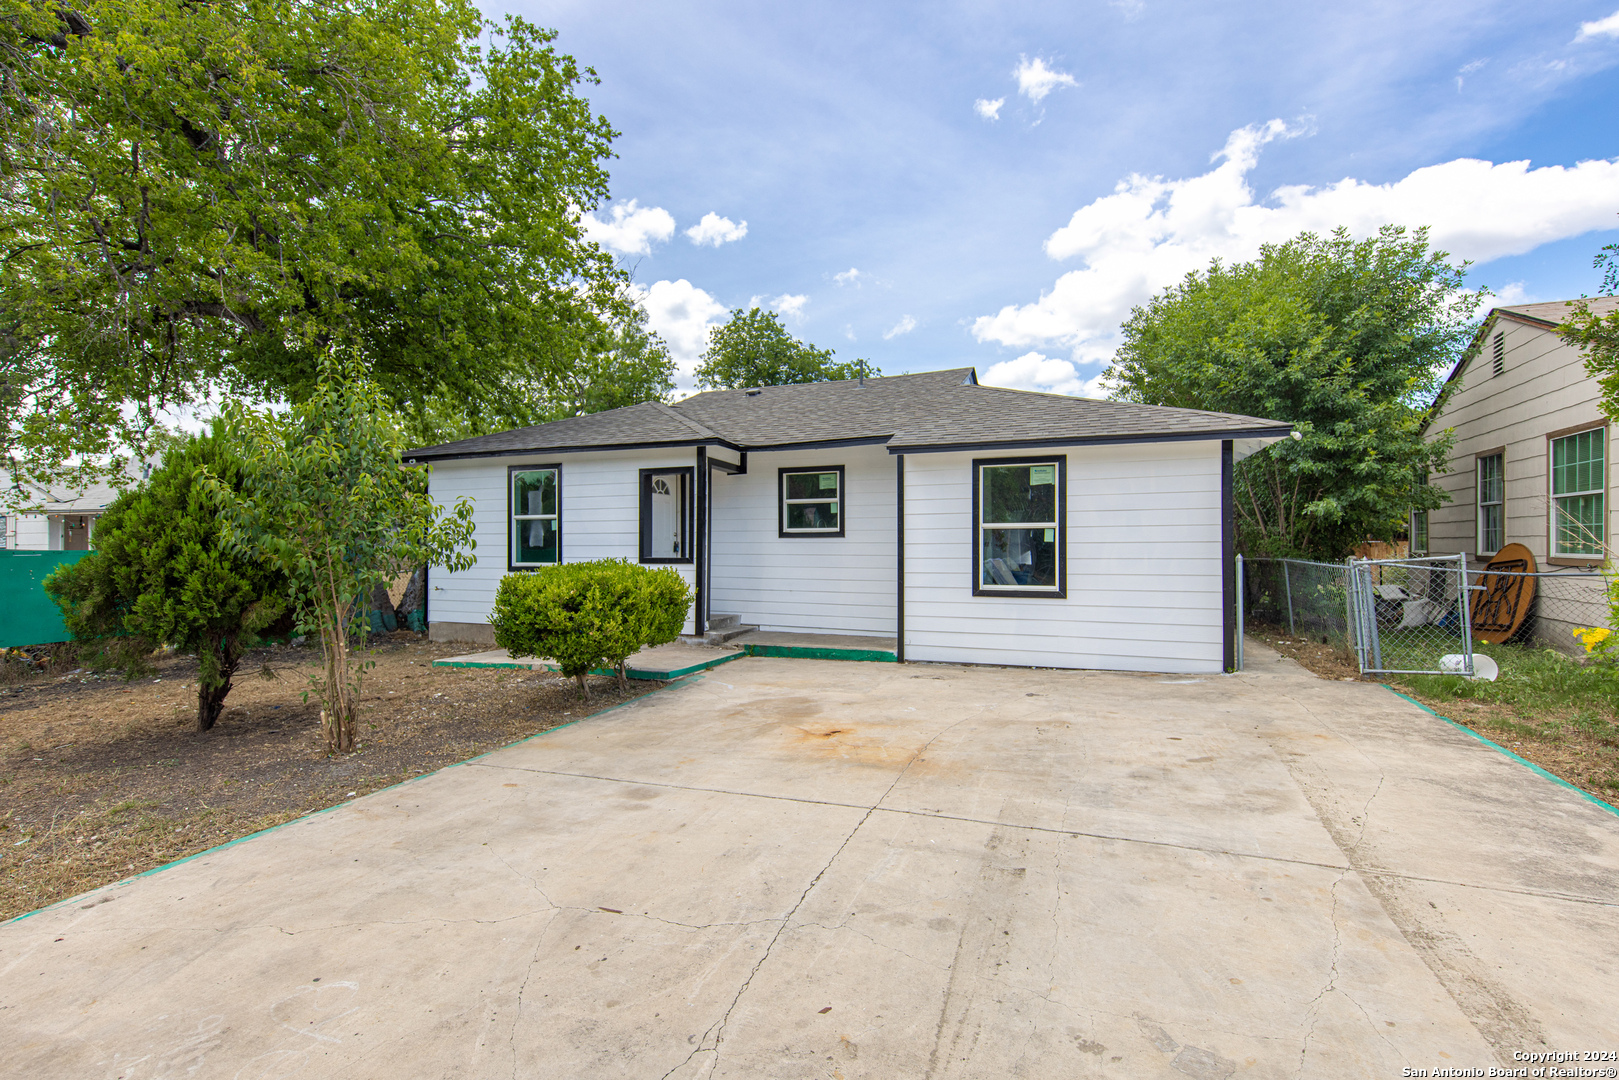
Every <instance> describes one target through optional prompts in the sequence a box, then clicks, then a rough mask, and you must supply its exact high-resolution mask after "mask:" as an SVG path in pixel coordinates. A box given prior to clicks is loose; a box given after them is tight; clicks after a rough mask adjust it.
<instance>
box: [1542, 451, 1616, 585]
mask: <svg viewBox="0 0 1619 1080" xmlns="http://www.w3.org/2000/svg"><path fill="white" fill-rule="evenodd" d="M1551 444H1552V445H1551V472H1552V491H1551V496H1552V498H1551V503H1552V506H1551V510H1552V521H1551V531H1552V554H1553V555H1565V556H1573V557H1574V558H1599V557H1600V556H1601V555H1602V552H1603V550H1604V544H1605V541H1606V536H1605V535H1604V534H1605V530H1604V528H1603V525H1604V524H1605V516H1606V511H1607V498H1606V496H1607V490H1608V489H1607V479H1608V470H1607V463H1608V429H1607V428H1605V427H1597V428H1590V429H1588V430H1586V431H1577V432H1575V433H1574V434H1572V435H1565V436H1563V437H1562V438H1557V439H1552V440H1551Z"/></svg>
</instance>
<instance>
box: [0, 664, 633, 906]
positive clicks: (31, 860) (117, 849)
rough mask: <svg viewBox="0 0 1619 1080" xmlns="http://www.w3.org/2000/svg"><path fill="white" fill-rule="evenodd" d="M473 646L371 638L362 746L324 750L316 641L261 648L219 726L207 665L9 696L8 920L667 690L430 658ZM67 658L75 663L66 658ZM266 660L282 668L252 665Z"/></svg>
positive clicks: (3, 754)
mask: <svg viewBox="0 0 1619 1080" xmlns="http://www.w3.org/2000/svg"><path fill="white" fill-rule="evenodd" d="M466 651H467V650H466V646H455V645H438V644H429V643H427V642H424V641H423V640H422V639H421V638H419V637H418V636H416V635H414V634H396V635H393V636H392V637H391V638H389V639H388V640H386V641H383V642H380V643H378V644H377V645H375V646H374V647H373V649H372V650H371V652H370V654H369V657H368V658H369V659H372V660H375V661H376V667H375V668H373V669H372V670H371V671H370V672H369V673H368V674H367V676H366V679H365V683H364V688H363V689H364V693H363V697H362V699H361V714H360V716H361V719H360V727H361V738H360V745H359V748H358V749H357V750H356V752H355V753H353V754H349V755H345V756H342V757H336V758H333V757H328V756H327V755H326V754H325V753H324V751H323V749H322V743H321V739H320V732H319V706H318V705H317V704H316V702H315V700H314V699H313V697H311V699H310V700H309V701H307V702H306V701H304V700H303V695H304V692H305V690H306V688H307V680H306V679H305V677H304V676H305V673H306V672H308V671H309V670H312V669H313V667H314V666H316V665H318V663H319V653H318V650H313V649H303V648H285V647H283V648H272V649H264V650H259V651H256V652H255V653H253V654H252V655H251V656H250V658H249V659H250V662H249V663H246V664H244V665H243V669H244V672H245V673H246V674H244V675H243V676H240V677H238V679H237V682H236V685H235V687H234V688H233V689H232V691H231V694H230V697H229V698H228V699H227V700H226V709H225V713H224V715H223V717H222V718H221V720H220V723H219V724H218V725H217V726H216V727H215V728H214V730H213V731H210V732H207V733H205V734H200V735H199V734H197V733H196V732H195V731H194V730H193V724H194V718H195V711H196V697H195V679H196V673H197V665H196V661H195V660H194V659H189V658H184V657H176V658H171V659H169V660H166V661H162V662H161V663H159V664H158V670H157V672H156V674H155V675H154V676H153V677H152V678H146V679H140V680H137V681H134V682H127V683H126V682H125V681H124V680H123V679H122V678H121V677H120V676H117V675H111V674H100V673H95V672H91V671H86V670H84V669H77V670H71V671H69V672H66V673H60V667H57V668H56V669H55V671H56V672H58V673H55V674H53V673H52V672H51V670H49V669H48V670H47V671H46V672H45V673H43V674H39V673H36V674H31V675H24V676H21V677H17V678H14V680H13V681H11V682H10V683H9V684H6V685H5V686H4V688H3V689H0V919H4V918H10V917H13V916H16V915H20V914H23V913H24V912H27V911H31V910H34V909H35V908H39V907H42V906H44V905H47V904H50V903H54V902H56V901H58V900H62V899H65V898H67V897H70V896H74V895H77V894H79V893H82V892H85V891H87V890H89V889H93V888H96V887H98V886H101V885H105V884H108V883H110V882H113V881H118V880H121V879H123V878H126V877H129V876H130V875H132V874H136V873H140V872H142V871H145V870H150V869H152V868H154V867H157V866H161V865H162V864H164V863H166V862H172V861H173V860H175V859H179V858H184V857H185V856H187V855H193V854H195V853H197V852H199V851H203V850H206V849H207V848H210V847H214V846H216V845H218V844H221V843H225V842H227V841H230V840H234V839H237V838H239V837H242V836H246V835H248V834H249V833H253V832H256V831H258V830H260V829H265V828H269V827H270V826H273V825H278V824H280V823H282V822H285V821H290V820H291V819H293V818H296V817H299V816H301V815H303V814H307V813H311V812H313V811H316V810H321V809H324V808H326V807H329V806H333V805H336V804H337V803H340V802H343V801H345V800H346V799H349V798H352V797H355V796H357V795H364V794H367V793H368V792H371V791H376V790H377V789H379V788H383V787H387V786H388V785H390V784H395V783H398V782H400V781H402V780H406V779H409V778H410V777H412V776H417V775H420V774H422V773H424V772H430V771H432V770H434V769H438V768H442V767H443V766H445V765H449V764H453V763H454V762H457V761H464V760H466V759H467V758H470V757H475V756H477V755H478V754H482V753H485V752H487V751H489V750H493V749H495V748H497V747H500V746H505V745H507V744H509V743H512V742H515V741H517V740H519V739H522V738H525V737H527V736H529V735H533V734H536V733H538V732H541V731H545V730H547V729H549V728H552V727H555V726H557V725H559V724H563V723H568V722H570V721H572V720H576V719H579V718H580V717H583V716H585V715H588V714H589V713H592V712H595V711H599V710H600V709H603V708H608V707H611V706H612V705H615V704H618V703H619V702H621V701H625V700H628V699H630V698H634V697H638V696H640V695H641V694H645V693H647V692H649V691H651V690H653V689H656V688H657V687H659V686H662V685H663V684H662V683H656V682H632V683H631V684H630V690H629V693H628V694H626V695H620V693H619V691H618V688H617V684H616V682H615V681H614V680H611V679H603V678H592V680H591V685H592V692H593V698H592V700H591V701H590V702H589V703H588V704H586V703H582V702H581V701H580V700H579V697H578V690H577V688H576V687H575V686H574V684H573V682H572V681H571V680H565V679H563V678H562V677H561V676H559V675H553V674H549V673H544V672H531V671H501V670H490V669H466V668H435V667H432V666H431V664H432V661H433V660H434V659H437V658H440V657H444V656H452V655H456V654H458V653H464V652H466ZM67 659H68V661H69V662H71V660H72V658H71V657H68V658H67ZM265 668H267V669H268V670H269V671H270V672H272V673H273V677H272V678H268V679H266V678H260V677H258V676H257V675H255V674H252V673H253V672H257V671H260V670H261V669H265Z"/></svg>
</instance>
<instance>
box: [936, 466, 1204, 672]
mask: <svg viewBox="0 0 1619 1080" xmlns="http://www.w3.org/2000/svg"><path fill="white" fill-rule="evenodd" d="M1052 452H1053V453H1059V454H1065V455H1066V456H1067V459H1068V469H1067V481H1068V496H1067V503H1066V506H1067V515H1068V518H1067V534H1066V535H1067V544H1068V551H1067V559H1068V579H1067V581H1068V590H1067V592H1068V595H1067V598H1066V599H1062V600H1055V599H1044V598H1034V597H1007V596H974V595H973V594H972V588H973V557H972V556H973V546H972V545H973V544H974V543H975V542H976V537H975V534H974V530H973V523H972V521H971V517H972V460H973V458H974V456H975V455H973V454H912V455H910V456H908V457H907V458H906V475H905V540H906V544H905V655H906V658H907V659H909V660H934V661H945V662H955V663H992V664H1008V665H1016V666H1035V667H1067V668H1111V669H1116V670H1126V671H1171V672H1218V671H1220V670H1221V668H1222V663H1223V644H1224V635H1223V616H1224V601H1223V595H1222V591H1221V548H1220V518H1221V513H1220V444H1219V443H1218V442H1217V441H1209V442H1191V443H1172V444H1143V445H1136V446H1109V447H1068V448H1065V449H1058V450H1054V451H1052ZM976 456H980V457H995V456H1014V455H1011V454H1007V455H994V454H981V455H976ZM1015 456H1020V457H1021V456H1026V455H1023V454H1017V455H1015Z"/></svg>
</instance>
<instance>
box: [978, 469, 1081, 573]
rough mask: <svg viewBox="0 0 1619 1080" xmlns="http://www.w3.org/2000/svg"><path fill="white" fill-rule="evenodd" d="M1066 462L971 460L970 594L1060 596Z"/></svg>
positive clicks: (1062, 565)
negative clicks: (971, 561)
mask: <svg viewBox="0 0 1619 1080" xmlns="http://www.w3.org/2000/svg"><path fill="white" fill-rule="evenodd" d="M1066 467H1067V461H1066V459H1064V458H1061V457H1058V458H1038V459H1032V460H1031V459H1027V458H1013V459H1000V460H993V459H991V460H979V461H975V462H973V518H974V529H973V593H974V595H979V596H983V595H998V594H1009V595H1026V596H1050V597H1062V596H1065V595H1066V587H1067V584H1066V581H1065V580H1064V574H1063V569H1064V548H1063V545H1064V544H1065V542H1066V538H1065V536H1064V528H1065V511H1064V501H1065V487H1066V473H1065V470H1066Z"/></svg>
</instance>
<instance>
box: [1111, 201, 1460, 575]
mask: <svg viewBox="0 0 1619 1080" xmlns="http://www.w3.org/2000/svg"><path fill="white" fill-rule="evenodd" d="M1465 273H1466V267H1465V264H1461V265H1456V264H1452V263H1451V262H1450V261H1449V256H1448V255H1447V254H1446V253H1445V252H1442V251H1434V250H1431V249H1430V248H1429V246H1428V238H1427V233H1426V230H1422V229H1419V230H1416V231H1415V232H1411V233H1407V232H1406V231H1405V230H1404V229H1401V228H1397V227H1394V226H1385V227H1384V228H1383V229H1382V230H1381V231H1380V232H1379V233H1378V235H1377V236H1375V237H1372V238H1370V239H1366V240H1360V241H1356V240H1353V239H1352V238H1351V237H1350V236H1349V235H1348V234H1347V232H1346V231H1344V230H1342V229H1340V230H1338V231H1336V232H1334V233H1333V234H1332V235H1331V236H1329V237H1320V236H1316V235H1313V234H1309V233H1306V234H1304V235H1301V236H1298V237H1296V238H1294V239H1293V240H1290V241H1288V242H1287V243H1284V244H1276V245H1267V246H1266V247H1264V248H1263V249H1262V250H1261V252H1260V255H1259V258H1257V259H1255V260H1254V261H1253V262H1248V263H1238V264H1234V265H1231V266H1226V265H1224V264H1222V263H1221V262H1219V261H1218V260H1216V261H1215V262H1214V263H1213V264H1211V265H1210V266H1209V268H1208V269H1207V270H1206V271H1201V272H1193V273H1191V274H1188V275H1187V276H1186V278H1185V280H1183V281H1182V282H1181V283H1180V284H1179V285H1176V286H1174V287H1172V288H1170V289H1167V290H1165V291H1164V292H1163V293H1161V294H1160V295H1158V296H1156V297H1154V298H1153V299H1152V300H1151V301H1150V302H1148V303H1147V304H1146V305H1145V306H1144V307H1139V308H1137V309H1135V311H1134V312H1132V313H1131V316H1130V318H1129V319H1128V320H1127V321H1126V322H1125V324H1124V327H1123V334H1124V344H1123V345H1122V347H1121V348H1120V349H1119V351H1118V355H1117V357H1116V359H1115V361H1114V363H1113V365H1112V367H1111V368H1109V370H1108V376H1109V378H1110V379H1111V380H1112V382H1113V383H1114V384H1115V386H1117V387H1118V392H1119V396H1120V397H1122V398H1123V399H1124V400H1128V401H1139V402H1145V403H1147V404H1152V405H1174V406H1181V407H1186V408H1196V409H1213V410H1216V411H1220V412H1233V413H1242V414H1246V415H1249V416H1261V417H1268V418H1271V419H1275V420H1285V421H1288V422H1290V423H1292V424H1293V425H1294V427H1295V429H1296V430H1297V431H1298V432H1299V434H1300V435H1301V436H1302V437H1301V438H1300V439H1298V440H1284V441H1282V442H1280V443H1277V444H1276V445H1274V446H1271V447H1269V448H1268V449H1267V450H1265V451H1263V452H1261V453H1259V454H1255V455H1253V456H1252V457H1250V458H1248V459H1247V460H1245V461H1244V462H1242V463H1241V464H1240V465H1239V466H1238V470H1237V476H1236V491H1235V501H1236V510H1237V514H1238V520H1239V532H1240V538H1241V544H1242V546H1243V548H1244V550H1246V551H1248V552H1249V553H1251V554H1306V555H1313V556H1318V557H1323V558H1332V559H1336V558H1341V557H1342V556H1343V555H1345V554H1346V553H1347V552H1348V551H1349V550H1350V549H1351V548H1352V547H1353V546H1354V545H1355V544H1356V543H1357V542H1359V541H1361V540H1364V539H1367V538H1377V539H1387V538H1390V537H1392V536H1394V535H1396V534H1398V533H1399V532H1400V531H1401V530H1403V528H1404V523H1405V521H1406V520H1407V515H1408V513H1409V511H1410V510H1411V509H1412V508H1413V507H1415V508H1416V509H1423V510H1425V509H1431V508H1433V507H1434V506H1437V505H1438V504H1439V501H1440V500H1441V499H1443V497H1444V494H1443V492H1442V491H1441V489H1439V488H1437V487H1427V486H1422V485H1418V486H1417V487H1416V488H1415V490H1413V483H1412V481H1413V478H1414V477H1416V476H1420V475H1421V474H1422V473H1424V472H1425V471H1427V470H1435V471H1443V469H1444V467H1445V462H1446V459H1447V458H1448V456H1449V453H1450V446H1451V440H1450V438H1449V437H1448V436H1447V435H1440V436H1439V437H1437V438H1425V437H1424V433H1423V424H1424V421H1425V420H1426V419H1427V418H1428V417H1429V415H1430V410H1431V408H1432V406H1433V403H1434V401H1435V398H1436V396H1437V393H1438V390H1439V388H1440V386H1441V385H1442V383H1443V380H1444V377H1445V374H1446V373H1447V372H1448V371H1449V369H1450V368H1451V367H1452V366H1453V365H1454V364H1455V363H1456V361H1457V360H1458V359H1459V358H1460V356H1461V354H1462V352H1463V350H1464V349H1465V348H1466V346H1467V343H1468V341H1469V340H1470V338H1471V336H1472V333H1473V331H1474V329H1475V328H1476V325H1475V323H1474V321H1473V318H1474V312H1475V311H1476V309H1477V307H1478V305H1479V302H1480V299H1481V298H1480V296H1479V295H1478V294H1476V293H1468V292H1464V291H1462V288H1461V286H1462V281H1463V278H1464V275H1465Z"/></svg>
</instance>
